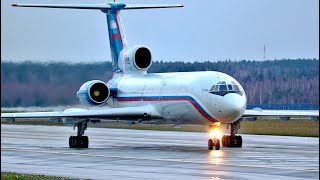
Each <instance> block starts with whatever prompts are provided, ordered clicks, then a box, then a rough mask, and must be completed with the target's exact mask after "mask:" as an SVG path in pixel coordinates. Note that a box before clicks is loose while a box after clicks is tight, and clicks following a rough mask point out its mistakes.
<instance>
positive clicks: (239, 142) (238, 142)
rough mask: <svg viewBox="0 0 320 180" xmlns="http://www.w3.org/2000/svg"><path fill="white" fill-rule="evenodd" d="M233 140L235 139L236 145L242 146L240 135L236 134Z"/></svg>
mask: <svg viewBox="0 0 320 180" xmlns="http://www.w3.org/2000/svg"><path fill="white" fill-rule="evenodd" d="M235 140H236V142H237V143H236V144H235V145H236V147H242V137H241V136H236V137H235Z"/></svg>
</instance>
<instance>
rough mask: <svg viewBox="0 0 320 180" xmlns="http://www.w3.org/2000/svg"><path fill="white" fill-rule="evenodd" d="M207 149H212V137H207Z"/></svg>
mask: <svg viewBox="0 0 320 180" xmlns="http://www.w3.org/2000/svg"><path fill="white" fill-rule="evenodd" d="M208 149H209V150H212V149H213V140H212V139H209V140H208Z"/></svg>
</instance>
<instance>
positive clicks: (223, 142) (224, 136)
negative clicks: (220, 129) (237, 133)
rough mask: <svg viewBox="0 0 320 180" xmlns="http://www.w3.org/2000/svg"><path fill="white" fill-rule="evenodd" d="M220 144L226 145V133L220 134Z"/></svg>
mask: <svg viewBox="0 0 320 180" xmlns="http://www.w3.org/2000/svg"><path fill="white" fill-rule="evenodd" d="M222 146H223V147H226V135H223V136H222Z"/></svg>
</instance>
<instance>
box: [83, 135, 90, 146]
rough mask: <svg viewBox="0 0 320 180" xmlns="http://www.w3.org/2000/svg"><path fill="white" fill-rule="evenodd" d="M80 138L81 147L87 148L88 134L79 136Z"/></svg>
mask: <svg viewBox="0 0 320 180" xmlns="http://www.w3.org/2000/svg"><path fill="white" fill-rule="evenodd" d="M81 138H82V142H83V143H82V148H88V147H89V138H88V136H81Z"/></svg>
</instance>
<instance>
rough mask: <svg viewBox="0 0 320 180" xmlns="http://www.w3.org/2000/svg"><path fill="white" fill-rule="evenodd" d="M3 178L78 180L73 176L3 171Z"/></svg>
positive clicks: (16, 179) (2, 179) (11, 179)
mask: <svg viewBox="0 0 320 180" xmlns="http://www.w3.org/2000/svg"><path fill="white" fill-rule="evenodd" d="M1 180H76V179H72V178H65V177H56V176H45V175H29V174H20V173H12V172H1Z"/></svg>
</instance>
